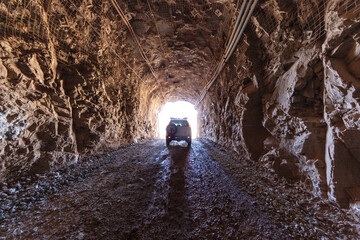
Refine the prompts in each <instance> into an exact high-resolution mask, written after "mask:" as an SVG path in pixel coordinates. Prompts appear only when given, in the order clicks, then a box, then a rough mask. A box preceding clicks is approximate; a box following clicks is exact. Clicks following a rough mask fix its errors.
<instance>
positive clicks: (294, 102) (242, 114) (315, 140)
mask: <svg viewBox="0 0 360 240" xmlns="http://www.w3.org/2000/svg"><path fill="white" fill-rule="evenodd" d="M309 7H310V8H309ZM259 8H260V10H259V9H258V10H257V11H255V12H256V13H255V14H254V16H253V17H252V20H251V22H252V24H251V25H250V26H248V27H247V30H246V31H245V36H244V42H246V43H250V44H243V45H240V47H238V50H237V51H236V52H235V54H234V56H233V57H232V59H231V61H230V62H229V63H228V65H227V68H226V69H224V71H223V73H222V74H221V76H220V77H219V79H218V81H217V83H216V85H215V86H214V87H213V88H212V89H211V91H210V92H209V93H208V94H207V97H206V98H205V99H204V102H203V104H202V106H201V107H200V114H201V125H202V126H201V127H202V128H201V132H202V136H203V137H205V138H208V139H210V140H213V141H217V142H220V143H222V144H224V145H225V146H228V147H229V146H232V148H233V149H234V150H235V151H237V152H243V153H244V154H245V155H248V156H250V158H251V159H252V161H261V162H263V164H264V165H265V166H267V167H269V168H272V169H274V170H275V172H276V173H277V174H278V175H280V176H282V177H285V178H286V179H288V180H289V181H303V182H304V183H305V184H306V185H307V186H308V187H309V190H312V192H313V194H314V195H317V196H318V195H322V196H326V195H328V196H329V197H330V198H332V199H336V200H337V202H338V203H339V204H340V205H342V206H349V203H350V204H356V202H357V201H358V200H357V199H356V198H357V197H356V196H357V195H358V193H357V191H358V189H359V186H360V182H359V181H360V178H359V177H358V176H359V174H360V172H359V170H360V165H359V134H360V133H359V130H360V128H359V116H360V115H359V110H360V108H359V100H358V99H359V96H358V89H359V71H358V70H359V67H360V65H359V64H360V62H359V59H360V55H359V53H360V52H359V49H360V48H359V46H360V45H359V43H360V42H359V22H360V18H359V9H355V10H353V11H352V12H350V11H348V12H346V11H344V6H343V5H341V4H339V1H328V2H327V4H325V5H322V2H317V1H316V2H314V1H294V2H293V3H291V4H289V3H286V1H266V2H261V3H260V6H259ZM314 9H319V10H320V13H319V15H320V16H319V15H316V14H315V15H314ZM322 9H323V14H322V15H321V10H322ZM313 17H315V18H316V17H319V20H318V24H319V26H320V30H321V29H322V30H324V32H325V34H324V35H319V33H317V32H310V31H307V29H309V25H311V19H312V18H313ZM269 19H273V21H274V24H269ZM314 28H315V27H314ZM320 32H321V31H320ZM302 33H304V34H302ZM243 48H245V49H243ZM242 67H243V69H242V70H241V68H242ZM239 69H240V71H239Z"/></svg>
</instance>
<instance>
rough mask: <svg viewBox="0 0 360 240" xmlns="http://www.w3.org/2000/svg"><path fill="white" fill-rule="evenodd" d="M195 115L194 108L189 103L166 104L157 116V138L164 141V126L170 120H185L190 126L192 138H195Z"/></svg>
mask: <svg viewBox="0 0 360 240" xmlns="http://www.w3.org/2000/svg"><path fill="white" fill-rule="evenodd" d="M197 114H198V113H197V111H196V110H195V106H194V105H193V104H191V103H189V102H186V101H177V102H168V103H166V104H165V105H164V106H163V107H162V109H161V111H160V113H159V115H158V136H159V137H160V138H162V139H165V135H166V126H167V125H168V124H169V121H170V118H187V119H188V121H189V124H190V126H191V135H192V138H193V139H195V138H197V134H198V124H197V117H198V116H197Z"/></svg>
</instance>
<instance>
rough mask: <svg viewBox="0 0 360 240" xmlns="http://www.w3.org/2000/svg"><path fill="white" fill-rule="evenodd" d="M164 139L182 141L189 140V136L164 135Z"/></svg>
mask: <svg viewBox="0 0 360 240" xmlns="http://www.w3.org/2000/svg"><path fill="white" fill-rule="evenodd" d="M166 139H168V140H176V141H182V140H185V141H189V140H191V136H190V137H188V136H166Z"/></svg>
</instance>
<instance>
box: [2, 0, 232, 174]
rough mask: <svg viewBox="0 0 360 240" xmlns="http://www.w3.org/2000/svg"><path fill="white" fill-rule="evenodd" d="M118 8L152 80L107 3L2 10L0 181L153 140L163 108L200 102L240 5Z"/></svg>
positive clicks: (126, 4)
mask: <svg viewBox="0 0 360 240" xmlns="http://www.w3.org/2000/svg"><path fill="white" fill-rule="evenodd" d="M119 5H120V6H121V8H122V9H123V11H124V12H125V13H126V17H127V19H128V20H129V22H130V24H131V26H132V27H133V29H134V31H135V33H136V35H137V38H138V39H139V41H140V43H141V45H142V47H143V49H144V51H145V54H146V56H147V57H148V58H149V60H150V62H151V63H152V67H153V68H154V70H155V72H156V75H157V78H156V79H155V78H154V76H153V75H152V74H151V72H150V71H149V68H148V66H147V65H146V64H145V62H144V61H143V59H142V57H141V54H140V52H139V51H138V49H137V46H136V44H135V42H134V39H133V38H132V37H131V35H130V33H129V32H128V30H127V28H126V25H125V24H124V23H123V21H122V20H121V18H120V17H119V15H118V13H117V12H116V10H115V8H114V6H113V5H112V4H111V1H98V0H94V1H91V0H84V1H82V0H73V1H62V0H53V1H42V2H36V1H32V2H30V3H29V4H26V5H25V4H23V3H21V4H19V3H18V1H9V2H7V4H5V3H0V13H1V14H0V16H1V21H2V25H1V27H2V28H1V29H2V33H4V35H2V36H4V37H3V38H2V39H1V40H0V55H1V57H2V58H1V60H0V74H1V75H0V81H1V85H0V103H1V105H0V106H1V108H0V128H1V134H0V138H1V143H0V149H1V152H0V159H1V161H0V166H1V169H0V178H1V179H12V178H18V177H19V176H23V175H27V174H31V175H32V174H37V173H44V172H46V171H48V170H51V169H55V168H57V167H59V166H63V165H64V164H68V163H74V162H77V161H78V160H79V159H80V158H82V157H83V156H84V155H86V154H91V153H94V152H96V151H99V150H104V149H109V148H115V147H118V146H121V145H123V144H128V143H131V142H133V141H136V140H137V139H141V138H153V137H155V136H156V129H157V118H156V117H157V114H158V112H159V110H160V109H161V107H162V105H163V104H164V103H165V102H167V101H170V100H180V99H182V100H188V101H191V102H195V101H196V98H197V95H198V93H199V92H200V91H201V87H202V85H204V84H205V80H206V79H205V78H204V76H205V75H206V74H208V73H209V72H210V71H211V68H212V67H214V65H215V64H216V59H217V58H218V56H219V55H220V54H221V52H222V48H219V45H224V41H225V40H226V35H227V34H228V33H229V23H230V22H231V21H232V16H233V15H232V14H233V11H234V4H233V3H230V2H229V1H219V2H213V3H208V2H203V1H198V2H183V1H180V2H174V1H161V0H160V1H151V5H150V7H151V8H150V7H149V4H148V3H147V1H119ZM19 19H20V21H19ZM12 23H16V24H12Z"/></svg>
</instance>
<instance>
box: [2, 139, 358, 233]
mask: <svg viewBox="0 0 360 240" xmlns="http://www.w3.org/2000/svg"><path fill="white" fill-rule="evenodd" d="M139 149H143V151H139ZM0 195H1V197H2V198H1V202H0V203H1V206H2V207H1V209H0V213H1V215H0V220H1V221H0V222H1V224H0V230H1V231H0V237H4V238H8V239H14V238H16V239H39V238H41V239H64V238H67V239H99V238H106V239H159V238H161V239H264V238H266V239H334V238H339V237H340V238H341V239H357V238H359V229H358V228H359V226H358V225H356V221H359V220H358V217H359V216H356V215H353V214H351V213H350V212H348V211H343V210H340V209H339V207H338V206H336V205H334V204H333V203H332V202H331V201H326V200H325V201H324V200H323V199H321V198H313V197H312V195H311V194H310V193H309V192H307V189H306V187H305V186H303V185H301V184H299V183H292V184H289V183H288V182H286V181H285V180H284V179H283V178H280V177H277V176H276V175H274V174H273V173H272V172H271V171H269V170H268V169H266V168H263V167H262V163H255V164H254V163H251V162H249V161H248V159H247V158H246V157H245V158H244V156H241V155H238V154H231V153H230V152H228V151H227V150H226V149H225V148H222V147H221V146H220V145H218V144H215V143H212V142H200V141H197V140H195V141H194V142H193V144H192V146H191V148H189V147H187V144H186V143H185V142H180V143H176V142H172V143H171V146H170V147H168V148H167V147H166V146H165V144H164V142H163V141H145V142H142V143H140V144H134V145H131V146H127V147H124V148H121V149H118V150H115V151H112V152H108V153H106V154H102V155H98V156H97V157H91V158H89V159H88V160H87V161H86V162H85V161H84V162H82V163H80V164H78V165H76V166H75V165H74V166H73V167H72V168H71V169H69V168H64V169H61V170H59V171H54V172H51V173H49V174H47V175H45V176H44V177H41V178H38V179H32V180H26V179H24V180H22V181H20V182H17V183H13V184H6V185H4V184H3V185H2V186H1V190H0Z"/></svg>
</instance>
